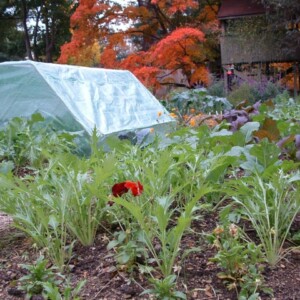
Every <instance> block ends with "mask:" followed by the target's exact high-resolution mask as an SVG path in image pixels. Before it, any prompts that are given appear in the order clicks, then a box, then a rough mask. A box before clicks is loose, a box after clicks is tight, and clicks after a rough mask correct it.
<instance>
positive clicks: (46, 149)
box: [0, 113, 74, 168]
mask: <svg viewBox="0 0 300 300" xmlns="http://www.w3.org/2000/svg"><path fill="white" fill-rule="evenodd" d="M73 140H74V136H71V135H69V134H67V133H64V132H57V131H54V130H53V129H52V125H51V122H47V121H46V120H45V119H44V117H43V116H42V115H41V114H39V113H37V114H33V115H32V116H31V118H29V119H26V118H18V117H16V118H13V119H12V120H10V121H9V122H8V124H7V125H6V127H4V128H3V129H2V130H1V131H0V160H5V161H11V162H13V163H14V167H15V168H19V167H23V166H26V165H29V166H32V167H35V168H39V167H42V165H43V163H45V162H46V161H47V160H48V157H49V156H51V155H52V154H58V153H65V152H69V151H70V150H71V149H74V143H73Z"/></svg>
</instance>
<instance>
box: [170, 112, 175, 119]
mask: <svg viewBox="0 0 300 300" xmlns="http://www.w3.org/2000/svg"><path fill="white" fill-rule="evenodd" d="M169 116H170V117H172V118H177V115H176V114H174V113H170V114H169Z"/></svg>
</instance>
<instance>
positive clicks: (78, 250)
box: [0, 213, 300, 300]
mask: <svg viewBox="0 0 300 300" xmlns="http://www.w3.org/2000/svg"><path fill="white" fill-rule="evenodd" d="M296 223H297V224H296V225H295V226H297V227H298V223H300V220H296ZM10 224H11V219H10V218H9V217H8V216H6V215H5V214H3V213H0V299H1V300H2V299H3V300H6V299H7V300H13V299H15V300H16V299H25V296H24V294H23V293H21V292H20V291H19V289H18V284H19V283H18V279H19V278H20V277H22V276H24V274H26V272H25V270H24V269H23V268H22V267H21V266H20V264H31V263H33V262H34V261H35V260H36V258H37V257H38V256H39V253H38V251H37V250H36V249H34V248H33V247H32V242H31V241H30V239H28V238H26V237H25V236H24V235H23V234H22V233H20V232H18V231H17V230H16V229H14V228H13V227H12V226H11V225H10ZM216 224H217V219H216V216H212V215H211V214H210V215H207V216H205V218H204V219H203V220H201V221H197V222H195V223H194V224H193V229H194V231H195V232H196V233H202V232H211V231H212V230H213V229H214V228H215V227H216ZM108 242H109V239H108V237H107V236H106V234H105V233H103V232H99V233H98V235H97V237H96V240H95V243H94V245H92V246H91V247H82V246H80V245H79V244H78V245H76V247H75V249H74V252H75V253H74V254H75V255H74V258H73V259H72V260H71V262H70V267H71V270H70V274H69V275H70V276H71V278H72V282H73V283H74V284H75V283H76V282H79V281H80V280H82V279H86V280H87V283H86V285H85V286H84V288H83V289H82V292H81V298H82V299H88V300H93V299H107V300H113V299H118V300H121V299H149V297H148V296H140V293H141V292H142V291H143V289H144V288H148V284H147V279H146V277H145V276H143V275H141V274H139V273H138V272H136V271H133V272H131V273H128V272H126V270H122V269H120V268H117V264H116V262H115V260H114V259H113V256H109V254H111V251H112V250H111V251H108V250H107V248H106V246H107V244H108ZM182 245H183V246H182V247H183V248H185V249H190V248H192V247H198V246H200V247H201V249H202V250H201V251H199V252H196V253H192V254H191V255H189V256H188V257H187V258H186V259H185V261H184V263H182V264H181V266H179V268H178V270H180V275H179V280H178V289H179V290H181V291H183V292H185V293H186V294H187V298H188V299H199V300H205V299H212V300H214V299H216V300H217V299H219V300H227V299H228V300H234V299H237V296H236V293H235V292H234V291H228V290H227V288H226V287H225V285H224V283H223V282H222V281H221V280H220V279H219V278H218V277H217V273H218V272H220V271H221V270H220V269H219V268H218V267H217V266H216V265H215V264H213V263H211V262H209V258H211V257H213V256H214V253H215V252H214V251H215V250H214V249H213V248H211V246H209V245H207V244H206V243H204V241H203V240H201V239H200V238H199V234H188V235H187V236H186V237H185V238H184V239H183V243H182ZM264 275H265V280H266V285H267V286H269V287H271V288H272V289H273V291H274V297H271V296H268V295H262V296H261V299H263V300H267V299H276V300H299V299H300V254H299V253H297V252H293V253H290V254H289V255H288V256H287V257H286V259H285V260H282V261H281V262H280V263H279V265H278V266H277V267H276V268H274V269H270V268H268V267H267V268H266V269H265V273H264ZM33 299H34V298H33ZM35 299H43V298H35Z"/></svg>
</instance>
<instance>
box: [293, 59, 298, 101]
mask: <svg viewBox="0 0 300 300" xmlns="http://www.w3.org/2000/svg"><path fill="white" fill-rule="evenodd" d="M297 69H298V67H297V64H296V62H294V65H293V71H294V99H296V97H297V95H298V93H297Z"/></svg>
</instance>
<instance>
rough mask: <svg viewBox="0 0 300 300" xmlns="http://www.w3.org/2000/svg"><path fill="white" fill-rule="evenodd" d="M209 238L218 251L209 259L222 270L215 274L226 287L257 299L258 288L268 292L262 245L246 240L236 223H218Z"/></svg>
mask: <svg viewBox="0 0 300 300" xmlns="http://www.w3.org/2000/svg"><path fill="white" fill-rule="evenodd" d="M208 239H209V241H210V242H211V243H212V244H213V245H214V246H215V247H216V249H217V251H218V252H217V254H216V255H215V256H214V257H213V258H211V259H210V260H211V261H213V262H215V263H217V264H218V265H219V266H220V267H221V268H222V269H223V270H224V271H222V272H221V273H219V274H218V277H219V278H220V279H222V280H224V281H225V283H226V285H227V288H228V289H229V290H232V289H234V290H235V291H236V293H237V295H238V298H239V299H250V298H251V299H258V296H259V292H260V291H264V292H270V290H269V289H267V288H266V287H265V286H264V285H263V281H264V280H263V276H262V273H261V272H262V270H263V267H262V264H261V263H262V262H264V257H263V254H262V252H261V249H260V247H258V246H256V245H255V244H254V243H253V242H249V241H247V240H246V239H245V235H244V234H243V232H242V231H241V229H240V228H239V227H238V226H237V225H235V224H233V223H232V224H230V225H224V226H218V227H217V228H216V229H215V230H214V231H213V234H212V235H210V236H208Z"/></svg>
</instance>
